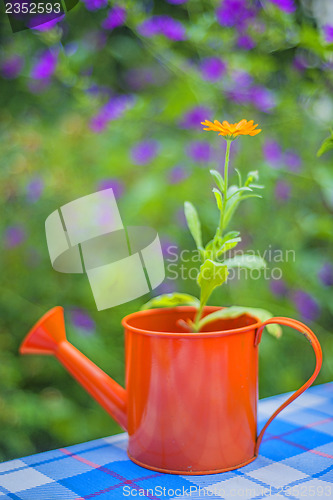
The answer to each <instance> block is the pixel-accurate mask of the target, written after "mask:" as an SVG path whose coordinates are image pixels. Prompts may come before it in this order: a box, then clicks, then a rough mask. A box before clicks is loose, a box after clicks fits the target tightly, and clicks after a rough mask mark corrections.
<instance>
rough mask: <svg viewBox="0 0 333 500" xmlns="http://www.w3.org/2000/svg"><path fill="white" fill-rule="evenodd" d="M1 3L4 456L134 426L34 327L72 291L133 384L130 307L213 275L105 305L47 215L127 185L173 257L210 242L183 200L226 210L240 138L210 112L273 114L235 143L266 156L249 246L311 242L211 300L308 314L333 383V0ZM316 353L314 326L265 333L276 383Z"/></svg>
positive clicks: (222, 115)
mask: <svg viewBox="0 0 333 500" xmlns="http://www.w3.org/2000/svg"><path fill="white" fill-rule="evenodd" d="M318 4H320V5H318ZM1 16H2V17H1V26H0V27H1V34H0V42H1V48H0V56H1V63H0V72H1V75H2V80H1V92H0V106H1V114H0V136H1V155H0V162H1V169H0V176H1V183H0V190H1V199H2V203H3V206H2V207H1V214H2V217H1V222H0V224H1V226H0V230H1V235H2V238H1V245H2V249H1V264H0V265H1V282H2V289H1V292H2V293H1V302H0V308H1V316H0V328H1V333H0V460H8V459H11V458H15V457H19V456H23V455H27V454H32V453H35V452H38V451H43V450H47V449H51V448H56V447H59V446H67V445H70V444H73V443H77V442H83V441H85V440H89V439H94V438H98V437H102V436H106V435H110V434H113V433H117V432H119V431H120V428H119V427H118V426H117V425H116V424H115V423H114V422H113V421H112V419H111V418H110V417H109V416H108V415H107V414H106V413H105V411H104V410H103V409H102V408H100V407H99V406H98V405H97V403H95V401H93V400H92V399H91V398H90V397H89V396H88V395H87V394H86V393H85V392H84V390H83V389H82V388H81V387H80V386H78V385H77V383H76V382H75V381H74V380H72V379H71V378H70V376H69V375H68V373H67V372H65V371H64V369H63V368H62V367H61V366H60V365H59V364H58V362H57V361H56V360H54V359H51V358H48V357H38V356H32V357H19V355H18V347H19V344H20V342H21V341H22V339H23V337H24V335H25V333H26V332H27V331H28V330H29V328H30V327H31V325H32V324H33V323H34V322H35V321H36V320H37V319H38V318H39V317H40V316H41V315H42V314H43V313H44V312H46V311H47V310H48V309H49V308H51V307H53V306H55V305H63V306H64V308H65V313H66V322H67V329H68V337H69V340H70V341H71V342H72V343H73V344H74V345H75V346H76V347H78V348H79V349H81V350H82V351H83V352H84V353H85V354H86V355H87V356H88V357H89V358H91V359H92V360H93V361H94V362H96V363H97V364H98V365H99V366H100V367H101V368H102V369H104V370H105V371H107V373H109V374H110V375H111V376H113V377H114V378H115V379H116V380H117V381H118V382H120V383H123V381H124V360H123V358H124V352H123V333H122V328H121V325H120V321H121V318H122V317H123V316H124V315H125V314H128V313H131V312H134V311H136V310H137V309H138V308H140V307H141V305H142V304H143V303H144V302H146V301H147V300H149V298H151V296H154V295H157V294H158V293H163V292H167V291H174V290H178V291H183V292H189V293H192V294H195V295H196V294H197V293H198V288H197V286H196V283H195V281H194V280H178V281H175V280H172V279H170V276H169V279H168V272H167V278H166V280H165V282H164V283H163V284H162V285H161V286H160V287H159V288H158V289H157V290H155V291H154V292H153V294H150V295H147V296H145V297H142V298H140V299H138V300H136V301H132V302H130V303H127V304H124V305H122V306H118V307H115V308H113V309H110V310H105V311H102V312H98V311H97V309H96V306H95V303H94V300H93V297H92V294H91V291H90V287H89V284H88V280H87V278H86V276H84V275H74V274H60V273H58V272H56V271H54V270H53V269H52V267H51V264H50V260H49V256H48V250H47V246H46V240H45V231H44V222H45V219H46V217H47V216H48V215H49V214H50V213H51V212H52V211H54V210H55V209H57V208H59V207H60V206H61V205H63V204H65V203H67V202H69V201H72V200H74V199H76V198H79V197H81V196H85V195H88V194H90V193H93V192H95V191H97V190H99V189H104V188H106V187H113V189H114V192H115V193H116V196H117V198H118V204H119V209H120V212H121V215H122V218H123V220H124V222H125V223H126V224H128V225H144V224H146V225H149V226H152V227H154V228H155V229H157V231H158V233H159V236H160V238H161V241H162V245H163V249H164V251H165V255H166V257H168V247H169V246H170V245H176V246H177V247H178V248H179V249H180V250H181V249H194V243H193V241H192V239H191V237H190V235H189V233H188V231H187V229H186V227H185V223H184V216H183V213H182V207H183V202H184V201H185V200H190V201H192V202H193V203H194V204H195V205H196V207H197V209H198V211H199V214H200V216H201V219H202V224H203V232H204V235H205V237H206V240H207V239H208V238H209V237H210V236H211V233H212V232H213V230H214V227H215V223H216V220H217V218H218V214H217V211H216V207H215V201H214V197H213V195H212V193H211V189H212V187H213V183H212V180H211V177H210V175H209V169H210V168H217V169H221V165H222V162H223V156H224V147H225V143H224V140H223V139H222V138H220V137H218V136H217V135H216V134H213V133H207V132H202V131H201V126H200V121H202V120H204V119H218V120H223V119H227V120H229V121H230V122H236V121H239V120H240V119H242V118H246V119H248V120H250V119H254V120H255V123H259V125H260V128H262V133H261V134H259V135H258V136H256V137H253V138H252V137H244V138H240V139H239V140H237V141H236V142H235V143H233V154H232V156H231V168H230V175H234V170H233V169H234V167H236V168H238V169H239V170H240V171H241V172H244V174H246V173H247V172H248V171H250V170H256V169H258V171H259V173H260V182H261V183H263V184H265V186H266V189H265V190H264V193H263V195H264V198H263V199H262V200H247V201H245V202H244V203H243V205H242V207H241V208H240V210H239V212H238V214H237V216H236V218H235V219H234V221H233V224H232V227H231V229H236V230H239V231H241V233H242V236H243V243H242V244H243V246H244V248H247V249H252V250H256V251H260V252H261V253H263V252H265V250H271V251H275V252H276V251H279V250H281V251H282V252H285V251H286V250H290V249H291V250H294V251H295V261H293V260H292V259H290V260H289V261H287V262H278V263H274V262H268V264H269V267H270V268H272V267H279V268H280V269H281V271H282V277H281V279H279V280H268V279H264V278H261V279H258V280H234V281H232V282H231V283H230V284H229V285H228V286H223V287H221V288H220V289H219V290H217V291H215V292H214V295H213V298H212V299H211V301H210V302H211V303H212V304H216V305H244V306H246V305H247V306H253V307H261V308H265V309H268V310H270V311H271V312H272V313H274V315H277V316H282V315H286V316H291V317H293V318H296V319H300V320H301V321H303V322H305V323H307V324H308V325H309V326H310V327H311V328H312V329H313V330H314V331H315V333H316V334H317V335H318V337H319V340H320V342H321V344H322V347H323V351H324V363H323V368H322V371H321V374H320V376H319V377H318V379H317V382H318V383H323V382H327V381H330V380H332V376H333V344H332V324H333V317H332V314H333V300H332V299H333V296H332V289H333V288H332V287H333V267H332V256H333V250H332V240H333V231H332V229H333V224H332V212H333V173H332V155H331V153H329V152H328V153H326V154H324V155H323V156H321V157H320V158H317V157H316V153H317V150H318V149H319V147H320V144H321V143H322V141H323V140H324V138H325V137H326V136H327V135H328V131H329V128H330V126H331V125H332V122H333V99H332V89H333V43H332V42H333V11H332V8H331V7H330V2H329V1H327V2H326V1H324V0H322V1H321V2H311V1H305V0H304V1H302V2H296V1H294V0H267V1H264V0H262V1H245V0H229V1H227V0H225V1H222V2H221V1H219V2H216V1H213V0H204V1H201V0H188V1H187V2H186V0H169V1H168V2H167V1H164V0H158V1H157V0H156V1H155V2H154V1H145V2H141V1H135V2H134V1H130V0H128V1H119V2H118V3H117V4H115V3H113V2H109V3H107V1H105V0H85V2H84V3H81V2H80V3H79V4H78V5H77V6H76V7H75V8H74V9H73V10H72V11H70V12H69V13H68V14H67V15H66V18H65V19H63V20H61V21H60V22H54V23H51V24H50V25H44V26H41V27H40V28H39V29H30V30H24V31H21V32H18V33H14V34H13V33H12V32H11V29H10V25H9V22H8V19H7V18H6V17H5V15H4V13H3V12H2V14H1ZM155 16H156V17H155ZM180 250H179V251H180ZM166 264H168V262H166ZM276 276H277V275H276ZM313 366H314V357H313V353H312V352H311V348H310V347H309V345H308V344H307V343H306V341H305V339H303V337H302V336H300V335H298V336H297V335H296V334H295V333H294V332H292V331H289V330H288V329H285V330H284V335H283V337H282V339H280V340H276V339H275V338H273V337H270V336H269V335H268V334H266V335H264V338H263V341H262V345H261V353H260V397H265V396H270V395H273V394H277V393H281V392H286V391H291V390H294V389H296V388H298V387H299V386H300V385H302V383H303V381H304V380H305V379H306V378H308V377H309V376H310V374H311V370H313Z"/></svg>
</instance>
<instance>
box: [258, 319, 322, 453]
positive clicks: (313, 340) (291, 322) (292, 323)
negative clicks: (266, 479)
mask: <svg viewBox="0 0 333 500" xmlns="http://www.w3.org/2000/svg"><path fill="white" fill-rule="evenodd" d="M270 324H279V325H284V326H289V327H291V328H293V329H294V330H297V331H299V332H300V333H302V334H303V335H304V336H305V337H306V339H307V340H308V341H309V342H310V344H311V345H312V347H313V350H314V352H315V356H316V367H315V370H314V372H313V374H312V375H311V377H310V378H309V380H308V381H307V382H305V384H304V385H302V387H300V388H299V389H298V390H297V391H296V392H294V394H292V395H291V396H290V397H289V398H288V399H287V400H286V401H285V402H284V403H283V404H282V405H281V406H279V408H278V409H277V410H276V411H275V412H274V413H273V415H272V416H271V417H270V418H269V420H268V421H267V422H266V424H265V425H264V427H263V428H262V430H261V432H260V434H259V436H258V438H257V443H256V447H255V456H257V455H258V453H259V447H260V444H261V441H262V438H263V435H264V433H265V431H266V429H267V427H268V426H269V424H270V423H271V422H272V420H273V419H274V418H275V417H276V416H277V415H278V414H279V413H280V411H282V410H283V409H284V408H285V407H286V406H288V405H289V404H290V403H291V402H292V401H294V400H295V399H296V398H298V396H300V395H301V394H302V393H303V392H304V391H305V390H306V389H307V388H308V387H310V385H311V384H312V383H313V382H314V380H315V379H316V377H317V375H318V373H319V370H320V368H321V363H322V360H323V355H322V351H321V347H320V344H319V341H318V339H317V337H316V336H315V334H314V333H313V332H312V331H311V330H310V328H308V327H307V326H306V325H304V324H303V323H301V322H300V321H297V320H295V319H290V318H282V317H278V318H271V319H268V320H267V321H265V322H264V323H262V325H261V326H260V327H259V328H258V330H257V332H256V336H255V340H254V345H255V346H257V345H258V344H259V343H260V340H261V335H262V332H263V329H264V328H265V326H266V325H270Z"/></svg>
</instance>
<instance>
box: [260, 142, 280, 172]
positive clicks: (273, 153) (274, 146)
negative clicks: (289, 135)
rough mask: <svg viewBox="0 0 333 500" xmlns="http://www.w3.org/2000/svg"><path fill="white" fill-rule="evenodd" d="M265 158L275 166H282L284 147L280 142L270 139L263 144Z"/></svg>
mask: <svg viewBox="0 0 333 500" xmlns="http://www.w3.org/2000/svg"><path fill="white" fill-rule="evenodd" d="M263 154H264V158H265V160H266V161H267V163H269V164H270V165H271V166H272V167H273V168H280V166H281V163H282V159H283V157H282V149H281V146H280V144H279V143H278V142H276V141H274V140H271V139H268V140H266V141H265V144H264V146H263Z"/></svg>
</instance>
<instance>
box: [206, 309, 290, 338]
mask: <svg viewBox="0 0 333 500" xmlns="http://www.w3.org/2000/svg"><path fill="white" fill-rule="evenodd" d="M243 314H250V315H251V316H254V317H255V318H257V319H259V321H261V322H262V323H263V322H264V321H267V320H268V319H270V318H272V317H273V315H272V314H271V313H270V312H269V311H266V310H265V309H257V308H253V307H240V306H233V307H226V308H224V309H219V310H218V311H215V312H213V313H211V314H208V315H207V316H205V317H204V318H202V319H201V320H200V322H199V331H200V330H201V329H202V328H203V327H204V326H205V325H207V324H209V323H211V322H212V321H216V320H218V319H228V318H238V317H239V316H242V315H243ZM266 328H267V331H268V332H269V333H270V334H271V335H273V336H274V337H276V338H280V337H281V335H282V328H281V326H280V325H273V324H272V325H267V326H266Z"/></svg>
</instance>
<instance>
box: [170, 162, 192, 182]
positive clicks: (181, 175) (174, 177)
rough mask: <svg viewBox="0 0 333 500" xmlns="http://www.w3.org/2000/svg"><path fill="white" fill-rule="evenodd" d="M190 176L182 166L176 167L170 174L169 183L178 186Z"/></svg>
mask: <svg viewBox="0 0 333 500" xmlns="http://www.w3.org/2000/svg"><path fill="white" fill-rule="evenodd" d="M188 176H189V173H188V172H187V171H186V169H185V168H184V167H183V166H182V165H176V166H175V167H173V168H172V169H171V170H170V172H169V182H170V184H178V183H179V182H181V181H183V180H185V179H186V178H187V177H188Z"/></svg>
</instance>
